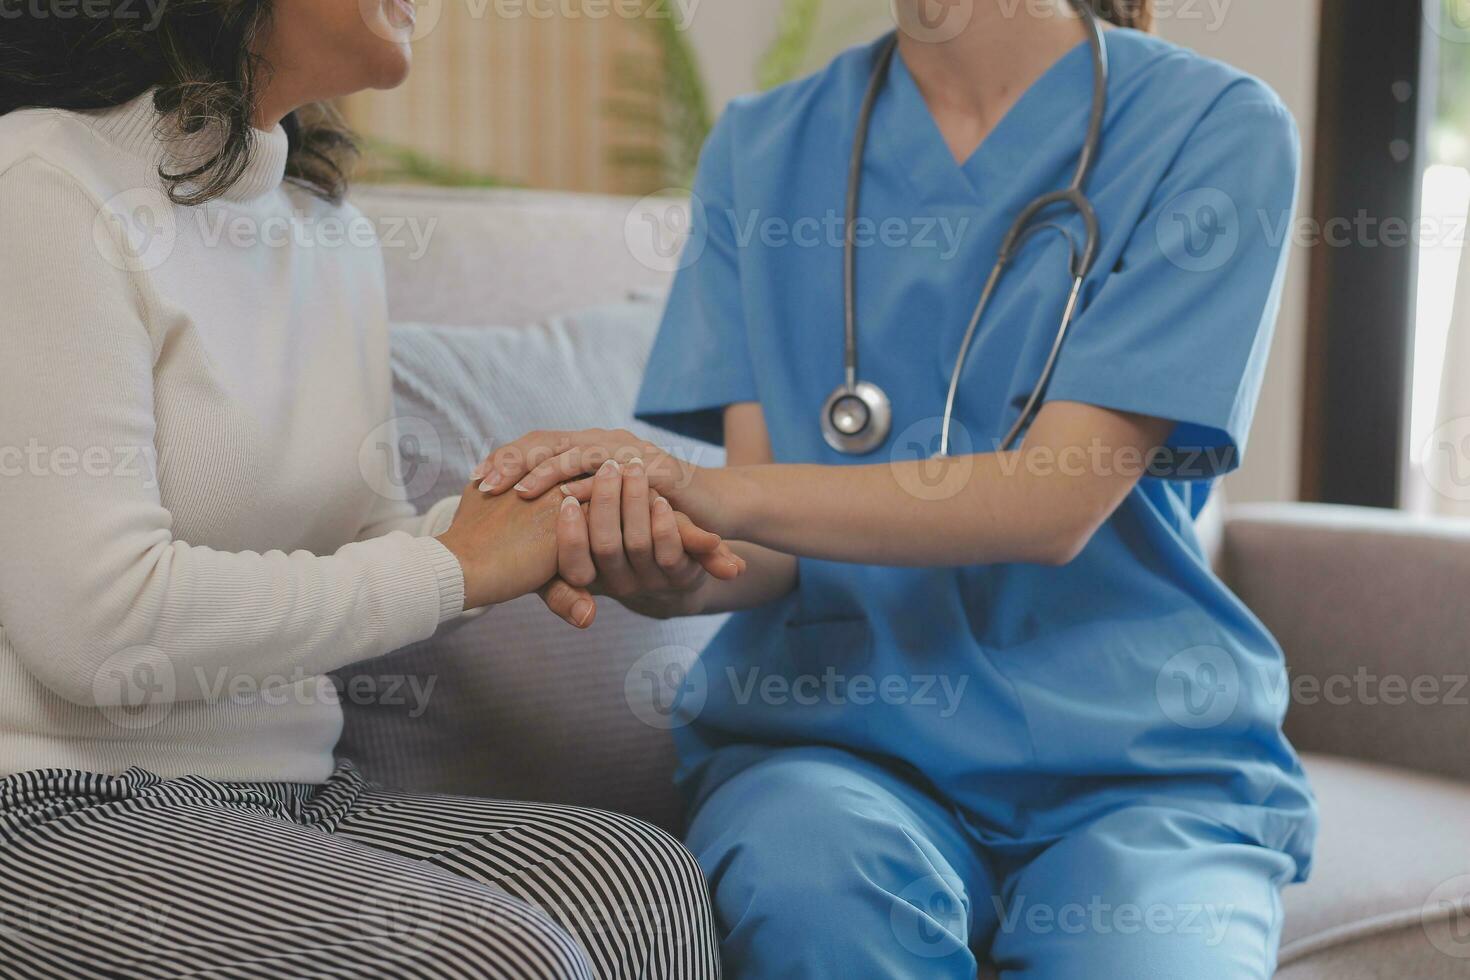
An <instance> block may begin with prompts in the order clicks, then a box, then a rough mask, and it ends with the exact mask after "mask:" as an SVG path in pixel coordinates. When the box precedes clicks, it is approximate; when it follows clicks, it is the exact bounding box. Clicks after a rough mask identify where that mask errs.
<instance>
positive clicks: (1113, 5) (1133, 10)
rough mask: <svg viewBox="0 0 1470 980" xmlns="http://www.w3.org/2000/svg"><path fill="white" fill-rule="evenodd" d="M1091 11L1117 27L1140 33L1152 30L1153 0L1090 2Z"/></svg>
mask: <svg viewBox="0 0 1470 980" xmlns="http://www.w3.org/2000/svg"><path fill="white" fill-rule="evenodd" d="M1092 9H1094V10H1096V11H1097V12H1098V15H1099V16H1101V17H1102V18H1103V19H1104V20H1109V21H1112V22H1113V23H1114V24H1117V25H1118V26H1119V27H1132V28H1135V29H1137V30H1140V31H1151V30H1153V28H1154V0H1092Z"/></svg>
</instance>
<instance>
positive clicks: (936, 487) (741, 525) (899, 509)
mask: <svg viewBox="0 0 1470 980" xmlns="http://www.w3.org/2000/svg"><path fill="white" fill-rule="evenodd" d="M1018 463H1019V461H1018V460H1017V459H1016V458H1015V454H991V455H977V456H968V457H957V458H955V459H952V460H948V461H946V462H945V463H943V464H939V463H929V462H917V463H896V464H893V465H882V464H880V465H873V466H851V467H847V466H842V467H838V466H815V465H782V464H773V465H765V466H751V467H736V468H731V469H727V470H711V471H707V472H706V473H702V474H701V479H705V478H708V479H709V481H710V487H711V491H712V494H711V495H712V496H714V497H716V498H718V499H719V500H721V501H722V502H724V505H723V507H724V509H725V510H726V512H727V513H728V517H727V518H726V520H727V521H728V523H727V524H726V526H725V527H721V528H719V530H721V531H723V532H726V533H728V534H731V535H735V536H738V537H740V538H741V539H743V540H748V541H752V542H756V543H758V544H759V545H762V546H764V547H765V548H771V549H778V550H779V551H782V552H786V553H788V554H795V555H801V556H803V557H808V558H817V559H823V560H827V561H846V562H859V563H863V564H873V565H898V566H916V567H917V566H951V565H974V564H995V563H1006V562H1030V563H1038V564H1056V563H1061V562H1063V561H1065V560H1067V559H1068V558H1069V556H1070V555H1071V554H1072V553H1073V552H1074V551H1075V547H1076V543H1077V540H1078V539H1079V538H1081V537H1084V536H1086V535H1087V534H1088V530H1089V529H1087V528H1086V527H1084V526H1083V522H1082V521H1081V519H1080V518H1078V517H1076V516H1075V515H1078V514H1079V513H1082V512H1084V511H1086V510H1090V509H1091V508H1090V507H1087V506H1079V505H1078V504H1079V501H1078V500H1077V499H1076V498H1077V496H1078V494H1080V493H1085V492H1086V491H1085V490H1084V488H1083V486H1082V483H1081V481H1079V480H1076V479H1071V478H1067V477H1041V476H1037V475H1035V474H1032V473H1028V472H1027V471H1026V467H1024V466H1020V465H1018ZM941 465H942V466H944V467H947V468H949V471H948V474H947V475H945V476H939V474H941V473H943V471H942V470H941V469H940V466H941ZM920 467H929V468H930V472H929V473H928V474H926V473H925V472H923V471H922V470H920ZM1013 467H1014V468H1013Z"/></svg>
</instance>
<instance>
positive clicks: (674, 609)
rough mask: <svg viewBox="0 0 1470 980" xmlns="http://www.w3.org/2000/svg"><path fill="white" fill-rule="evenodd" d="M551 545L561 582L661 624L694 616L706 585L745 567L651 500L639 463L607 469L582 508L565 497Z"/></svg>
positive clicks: (658, 498) (664, 502)
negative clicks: (555, 548)
mask: <svg viewBox="0 0 1470 980" xmlns="http://www.w3.org/2000/svg"><path fill="white" fill-rule="evenodd" d="M556 539H557V572H558V574H559V575H560V577H561V578H562V580H564V581H566V582H567V583H569V584H570V585H572V586H575V587H580V588H587V589H590V590H591V591H593V592H595V593H598V594H602V595H607V596H611V597H612V598H614V599H617V600H618V601H619V602H621V603H622V604H623V605H625V606H627V607H628V608H629V609H632V610H633V611H634V612H637V613H641V614H643V615H645V616H652V617H655V618H659V619H667V618H670V617H673V616H684V615H690V614H693V613H696V612H698V611H699V610H698V598H697V597H698V593H699V591H700V589H701V587H702V586H703V585H704V584H705V583H707V582H709V581H711V580H712V579H717V580H721V581H730V580H732V579H735V578H738V577H739V576H740V575H742V574H743V573H744V572H745V567H746V566H745V560H744V559H743V558H741V557H739V556H738V555H736V554H735V553H734V552H733V551H731V550H730V548H729V546H728V545H726V544H725V543H724V542H723V541H722V540H721V539H720V537H719V535H717V534H711V533H710V532H708V531H705V530H702V529H701V528H698V527H696V526H695V525H694V523H693V522H692V521H691V520H689V518H688V517H687V516H685V515H684V514H680V513H678V512H676V511H675V510H674V509H673V506H672V505H671V504H670V503H669V501H668V499H667V498H666V497H663V496H662V495H660V494H658V493H655V492H653V491H652V490H651V489H650V488H649V484H648V475H647V473H646V471H645V469H644V467H643V465H642V463H641V461H640V460H636V459H635V460H633V461H630V463H629V464H628V465H627V466H626V467H622V466H619V464H617V463H616V462H614V461H611V460H609V461H607V462H605V463H604V464H603V466H601V467H600V468H599V469H598V471H597V475H596V476H594V477H593V478H592V480H591V492H590V494H589V499H588V501H587V503H585V504H583V503H579V502H578V501H577V500H576V499H575V498H573V497H570V496H568V497H564V498H563V501H562V504H561V513H560V515H559V517H558V519H557V534H556Z"/></svg>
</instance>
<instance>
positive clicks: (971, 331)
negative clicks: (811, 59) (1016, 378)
mask: <svg viewBox="0 0 1470 980" xmlns="http://www.w3.org/2000/svg"><path fill="white" fill-rule="evenodd" d="M1071 3H1072V6H1073V7H1075V8H1076V9H1077V12H1078V13H1079V14H1080V15H1081V17H1082V19H1083V21H1084V22H1085V23H1086V25H1087V29H1088V38H1089V41H1090V42H1091V45H1092V74H1093V89H1092V119H1091V121H1090V122H1089V123H1088V126H1087V142H1086V143H1085V144H1083V147H1082V156H1081V157H1080V159H1079V160H1078V161H1077V172H1076V173H1075V174H1074V175H1073V176H1072V183H1071V185H1070V186H1069V187H1067V189H1066V190H1061V191H1053V192H1052V193H1049V194H1043V195H1042V196H1041V197H1038V198H1037V199H1036V200H1034V201H1032V202H1031V203H1030V204H1028V205H1026V207H1025V208H1024V209H1023V210H1022V211H1021V214H1020V216H1019V217H1017V218H1016V221H1015V224H1013V225H1011V228H1010V231H1008V232H1007V233H1006V236H1005V238H1004V239H1003V240H1002V243H1001V246H1000V256H999V258H998V259H997V260H996V263H995V268H993V269H992V270H991V272H990V278H989V279H988V280H987V281H986V283H985V289H984V290H983V291H982V292H981V294H980V302H979V303H978V304H976V306H975V312H974V315H972V316H971V317H970V325H969V328H968V329H967V330H966V331H965V336H964V339H963V340H962V341H961V342H960V349H959V355H958V357H957V358H956V360H955V366H954V374H953V375H952V376H951V377H950V379H949V395H948V397H947V398H946V399H945V402H944V421H943V426H942V428H941V430H940V437H939V455H940V456H948V455H949V446H950V429H951V427H952V426H953V423H954V404H955V396H956V394H957V393H958V392H959V387H960V375H961V374H962V373H963V372H964V368H965V360H966V358H967V357H968V355H969V353H970V346H971V344H972V343H973V342H974V340H975V331H976V329H977V328H978V327H979V326H980V321H981V319H982V318H983V317H984V316H985V310H986V308H987V307H988V306H989V305H990V300H991V297H992V296H994V294H995V290H996V287H997V286H998V285H999V283H1000V280H1001V277H1002V276H1003V275H1004V273H1005V271H1006V269H1007V268H1008V267H1009V266H1010V264H1011V260H1012V259H1014V258H1015V256H1016V253H1017V251H1018V250H1019V249H1020V247H1021V246H1022V245H1023V244H1024V243H1025V242H1026V240H1027V239H1028V238H1030V236H1031V235H1033V234H1035V233H1036V232H1039V231H1042V230H1046V229H1050V230H1054V231H1057V232H1059V233H1061V234H1062V235H1063V236H1064V237H1066V239H1067V242H1068V245H1069V247H1070V249H1071V271H1072V290H1071V293H1070V294H1069V295H1068V297H1067V307H1066V310H1065V312H1063V313H1062V323H1061V326H1060V327H1058V328H1057V336H1056V340H1055V341H1053V343H1052V346H1051V353H1050V354H1049V355H1048V356H1047V359H1046V365H1045V366H1044V367H1043V368H1042V371H1041V378H1040V380H1038V381H1037V383H1036V387H1035V388H1033V389H1032V391H1031V397H1030V398H1029V399H1027V401H1026V406H1025V408H1023V409H1022V410H1021V417H1020V418H1018V419H1017V420H1016V424H1015V425H1013V426H1011V429H1010V431H1009V432H1008V433H1006V437H1005V439H1004V440H1003V441H1002V443H1001V446H1000V448H1001V451H1003V452H1004V451H1006V450H1009V449H1011V448H1012V447H1014V445H1015V443H1016V440H1017V439H1018V438H1020V435H1021V433H1022V432H1023V431H1025V429H1026V426H1027V425H1029V424H1030V422H1031V420H1032V418H1033V417H1034V416H1035V414H1036V412H1037V411H1038V409H1039V408H1040V406H1041V402H1042V399H1043V398H1045V397H1046V389H1047V387H1048V385H1050V383H1051V378H1052V374H1053V373H1054V372H1055V371H1056V366H1057V358H1058V356H1059V355H1060V354H1061V352H1062V344H1063V343H1064V342H1065V341H1066V339H1067V331H1068V329H1069V328H1070V327H1071V326H1072V320H1073V318H1074V317H1075V316H1076V313H1077V303H1078V300H1079V298H1080V297H1081V295H1082V283H1083V281H1084V280H1085V279H1086V278H1087V274H1088V273H1089V272H1090V271H1091V270H1092V266H1093V263H1094V262H1095V261H1096V259H1097V251H1098V246H1099V240H1100V237H1101V234H1100V231H1099V227H1098V221H1097V212H1096V211H1095V210H1093V207H1092V202H1091V201H1089V200H1088V199H1087V195H1086V193H1085V192H1084V191H1083V187H1084V186H1085V184H1086V183H1087V177H1088V175H1089V174H1090V173H1091V171H1092V166H1093V163H1094V162H1096V159H1097V154H1098V148H1099V147H1100V145H1101V143H1102V129H1103V120H1104V117H1105V115H1106V113H1107V104H1108V103H1107V99H1108V48H1107V41H1106V40H1105V39H1104V37H1103V31H1102V27H1101V25H1100V24H1099V23H1098V20H1097V16H1096V15H1095V14H1094V13H1093V12H1092V9H1091V8H1090V7H1089V6H1088V3H1087V0H1071ZM897 50H898V36H897V35H896V34H895V35H894V36H893V37H892V38H890V39H889V41H888V42H887V43H886V44H885V45H884V47H883V49H882V50H881V51H880V52H879V54H878V60H877V62H876V64H875V65H874V67H873V74H872V77H871V78H870V79H869V81H868V90H867V94H866V95H865V96H864V97H863V104H862V111H861V114H860V115H859V116H858V127H857V137H856V139H855V140H854V141H853V148H852V162H851V164H850V165H849V169H848V175H847V216H846V233H845V239H844V242H843V300H844V303H845V304H846V348H845V350H844V353H843V369H844V372H845V375H846V377H845V380H844V382H843V384H842V385H841V386H840V387H839V388H838V389H837V390H836V391H834V392H832V394H831V395H830V396H828V398H827V401H826V403H825V404H824V405H823V406H822V436H823V438H825V439H826V440H827V445H829V446H831V447H832V448H833V449H835V450H837V451H838V452H841V453H847V454H849V455H853V456H861V455H863V454H865V453H870V452H872V451H873V450H875V449H877V448H878V447H879V446H881V445H883V443H884V441H885V440H887V438H888V434H889V432H890V431H891V429H892V427H893V403H892V402H890V401H889V400H888V396H887V395H886V394H884V392H883V389H882V388H879V387H878V386H877V385H875V384H873V383H872V382H871V381H863V380H860V379H859V377H858V352H857V221H858V205H859V199H860V197H861V191H862V183H863V159H864V157H865V156H866V152H867V143H868V127H869V124H870V123H871V122H872V121H873V107H874V105H875V104H876V103H877V101H878V94H879V93H880V92H881V91H882V90H883V83H884V82H885V81H886V80H887V78H888V73H889V69H890V68H891V67H892V65H893V57H894V54H895V52H897ZM1058 204H1064V205H1070V206H1071V207H1073V208H1075V209H1076V210H1077V213H1078V214H1079V215H1081V217H1082V222H1083V224H1084V226H1085V227H1086V231H1087V240H1086V243H1085V245H1084V246H1083V248H1082V250H1081V252H1080V253H1079V252H1078V250H1077V243H1076V241H1075V239H1073V237H1072V235H1071V234H1070V233H1069V232H1068V231H1067V230H1066V229H1065V228H1063V227H1061V226H1060V225H1058V224H1056V223H1055V221H1051V222H1047V223H1045V224H1039V225H1035V226H1034V227H1033V226H1032V224H1031V222H1032V221H1033V220H1035V218H1036V217H1037V215H1039V214H1040V213H1041V212H1042V211H1045V210H1046V209H1048V208H1050V207H1053V206H1054V205H1058Z"/></svg>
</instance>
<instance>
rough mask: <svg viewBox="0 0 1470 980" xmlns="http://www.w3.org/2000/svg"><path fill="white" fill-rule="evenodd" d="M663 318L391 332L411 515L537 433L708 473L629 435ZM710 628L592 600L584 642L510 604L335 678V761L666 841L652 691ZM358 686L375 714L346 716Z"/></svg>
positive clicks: (663, 763)
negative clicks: (604, 442)
mask: <svg viewBox="0 0 1470 980" xmlns="http://www.w3.org/2000/svg"><path fill="white" fill-rule="evenodd" d="M658 316H659V307H658V306H657V305H655V304H649V303H629V304H620V305H615V306H609V307H602V308H597V309H592V310H585V311H582V312H579V313H574V314H569V315H567V316H561V317H554V318H552V319H550V320H548V321H546V322H545V323H542V324H538V325H535V326H531V327H516V328H496V327H481V328H473V329H471V328H458V327H433V326H420V325H401V326H397V327H395V328H394V331H393V370H394V389H395V394H396V398H397V414H398V415H399V427H400V431H401V434H402V435H403V439H402V442H401V446H402V448H403V451H404V455H405V457H406V458H405V463H406V467H405V471H404V473H405V477H406V478H407V479H408V484H409V486H410V488H411V491H412V493H414V494H415V495H416V503H418V504H419V506H420V508H421V509H422V508H424V507H426V506H427V505H428V504H430V503H432V502H433V501H435V500H437V499H440V498H441V497H443V496H447V495H451V494H454V495H458V493H459V492H460V490H461V489H462V488H463V485H464V482H465V480H466V479H467V478H468V474H469V471H470V469H471V468H472V467H473V466H474V464H475V463H476V462H478V461H479V460H480V459H481V458H482V457H483V455H484V452H485V450H486V448H487V447H488V446H489V445H490V444H491V443H492V442H504V441H506V440H509V439H512V438H515V437H517V436H520V435H521V434H523V433H525V432H527V431H529V430H531V429H536V428H582V427H586V426H599V427H617V426H626V427H630V428H633V429H635V430H638V431H640V433H641V434H643V435H644V436H645V437H647V438H648V439H650V440H652V441H654V442H657V443H660V444H662V445H666V446H669V447H671V448H672V449H674V450H675V451H678V452H681V453H684V454H687V456H688V457H689V458H692V459H694V460H695V461H696V462H699V463H704V464H710V465H718V464H719V463H721V462H722V461H723V459H722V455H721V453H720V452H719V451H718V450H716V449H714V448H713V447H710V446H706V445H703V444H699V443H694V442H692V441H690V440H688V439H684V438H682V437H680V436H676V435H674V434H673V433H669V432H665V431H662V430H658V429H654V428H652V427H648V426H642V425H635V424H634V423H633V420H632V409H633V399H634V397H635V395H636V392H637V386H638V382H639V379H640V378H641V377H642V373H643V368H644V364H645V362H646V360H647V355H648V349H649V347H650V346H651V345H652V342H653V335H654V332H655V330H656V327H657V320H658ZM722 621H723V620H722V619H720V618H716V617H708V618H700V619H687V620H678V621H673V622H667V623H661V622H656V621H653V620H648V619H643V618H641V617H638V616H634V615H633V614H632V613H629V612H627V611H626V610H624V609H623V608H622V607H620V606H618V605H617V604H616V603H614V602H611V601H607V600H604V601H603V602H602V603H601V604H600V608H599V612H598V618H597V622H596V623H595V625H594V626H593V628H592V629H591V630H588V631H586V632H579V631H577V630H574V629H572V628H571V627H569V626H567V625H566V624H565V623H562V622H560V621H558V620H556V619H554V618H553V617H552V616H551V615H550V614H549V613H547V612H546V610H545V608H544V607H543V606H542V604H541V602H540V600H539V599H536V598H534V597H532V598H528V599H522V600H520V601H517V602H512V603H508V604H506V605H504V606H500V607H497V608H495V609H492V610H490V611H489V612H488V613H486V614H485V615H483V616H481V617H479V618H477V619H474V620H472V621H470V622H468V623H466V624H463V625H460V626H457V627H451V628H450V629H448V630H446V631H441V633H440V635H439V636H438V637H436V638H434V639H433V640H431V641H429V642H427V643H422V644H418V645H416V646H413V647H409V648H407V649H405V650H401V651H399V652H397V653H395V654H392V655H391V656H389V657H386V658H382V659H379V660H376V661H371V662H368V663H365V664H359V665H356V666H355V667H353V668H351V669H349V670H347V671H343V672H342V674H341V677H340V679H341V682H342V684H343V685H344V688H343V689H344V690H345V691H347V692H348V693H349V696H348V697H347V698H345V699H344V706H343V707H344V713H345V726H344V731H343V736H342V740H341V743H340V745H339V748H338V751H339V754H341V755H343V756H345V757H348V758H352V759H355V760H356V761H357V762H358V763H359V764H360V765H361V766H362V767H363V768H364V770H366V771H367V773H368V774H369V775H370V776H371V777H373V778H375V779H377V780H379V781H381V782H384V783H388V784H391V785H395V786H400V787H403V788H406V789H415V790H422V791H426V792H443V793H460V794H467V795H476V796H491V797H508V798H524V799H536V800H544V801H552V802H565V803H578V804H586V805H594V806H600V807H605V808H609V809H616V810H622V811H624V812H627V813H632V814H634V815H636V816H640V817H643V818H645V819H648V820H652V821H654V822H656V823H659V824H661V825H663V826H665V827H670V828H677V825H678V821H679V817H680V810H681V807H680V805H679V802H678V799H677V796H676V795H675V792H674V789H673V787H672V785H671V783H670V779H669V775H670V772H671V770H672V768H673V751H672V746H671V744H670V739H669V733H668V731H667V726H666V724H665V720H664V719H665V714H664V713H663V712H662V707H663V705H662V702H661V701H660V700H659V696H660V695H663V694H664V693H666V692H665V691H664V690H663V689H662V686H661V685H663V684H664V683H665V680H666V679H667V678H668V677H670V676H677V673H678V671H680V670H681V669H682V665H683V664H685V663H687V662H688V661H690V660H692V659H693V658H694V656H695V655H696V652H697V651H698V650H700V649H702V648H703V647H704V645H705V644H706V643H707V642H708V640H709V638H710V637H711V636H713V634H714V632H715V630H716V629H718V627H719V625H720V623H721V622H722ZM671 671H672V672H673V674H672V675H671V674H670V673H669V672H671ZM353 677H361V678H365V679H366V680H364V681H362V682H360V686H359V689H360V690H363V691H369V692H377V693H376V696H373V697H369V698H362V699H357V698H353V697H352V696H351V692H352V691H353V687H352V684H353V680H352V678H353ZM389 692H392V696H389Z"/></svg>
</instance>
